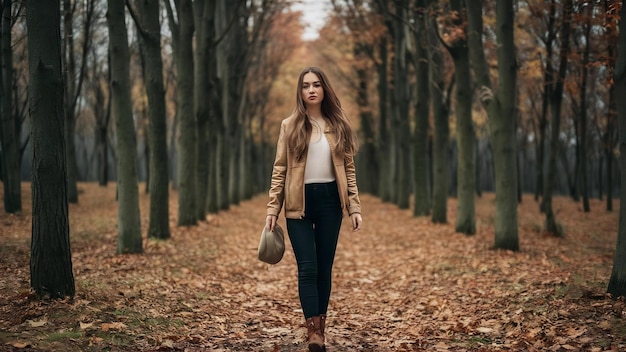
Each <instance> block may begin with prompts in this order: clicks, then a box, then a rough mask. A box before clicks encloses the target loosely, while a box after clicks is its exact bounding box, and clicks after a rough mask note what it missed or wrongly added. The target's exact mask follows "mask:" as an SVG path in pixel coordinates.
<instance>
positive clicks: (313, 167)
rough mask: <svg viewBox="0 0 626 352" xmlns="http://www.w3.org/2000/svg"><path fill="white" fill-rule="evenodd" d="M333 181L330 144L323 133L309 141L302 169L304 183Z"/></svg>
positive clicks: (333, 173)
mask: <svg viewBox="0 0 626 352" xmlns="http://www.w3.org/2000/svg"><path fill="white" fill-rule="evenodd" d="M332 181H335V172H334V171H333V160H332V158H331V156H330V144H328V139H326V135H325V134H324V133H321V134H320V138H319V139H318V140H317V141H311V143H309V150H308V152H307V156H306V167H305V169H304V183H305V184H306V183H327V182H332Z"/></svg>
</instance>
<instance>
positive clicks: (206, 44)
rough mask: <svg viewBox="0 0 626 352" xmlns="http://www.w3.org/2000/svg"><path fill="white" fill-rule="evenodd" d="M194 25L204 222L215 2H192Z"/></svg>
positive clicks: (198, 211)
mask: <svg viewBox="0 0 626 352" xmlns="http://www.w3.org/2000/svg"><path fill="white" fill-rule="evenodd" d="M193 6H194V9H193V14H194V25H195V28H196V50H195V59H194V76H195V77H194V94H195V95H194V113H195V122H196V124H197V126H196V128H197V137H198V142H197V148H198V149H197V154H196V157H197V160H196V168H197V176H196V182H197V185H196V186H197V192H196V193H197V196H196V197H197V198H196V216H197V218H198V220H204V219H205V215H206V213H207V210H208V204H209V202H208V199H209V167H210V161H211V155H213V154H214V150H213V148H212V147H211V145H212V143H211V141H210V140H209V132H210V131H209V125H210V123H209V122H210V118H211V111H210V108H211V104H210V102H209V101H210V99H209V98H207V97H211V94H214V92H213V91H212V90H211V82H210V71H209V67H211V68H213V67H212V66H213V64H214V63H215V45H214V42H215V39H214V36H215V20H214V19H215V1H209V2H208V3H205V2H204V1H194V3H193Z"/></svg>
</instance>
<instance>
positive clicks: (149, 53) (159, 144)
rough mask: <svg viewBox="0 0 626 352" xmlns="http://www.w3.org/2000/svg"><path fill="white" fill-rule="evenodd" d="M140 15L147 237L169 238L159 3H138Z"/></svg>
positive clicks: (142, 0)
mask: <svg viewBox="0 0 626 352" xmlns="http://www.w3.org/2000/svg"><path fill="white" fill-rule="evenodd" d="M135 3H136V5H137V12H138V14H139V16H140V19H139V22H140V23H136V24H137V27H138V31H139V33H140V35H139V40H140V41H141V42H142V46H143V49H144V50H143V53H144V60H145V63H146V75H145V81H146V93H147V96H148V119H149V121H150V122H149V126H148V127H149V130H148V143H149V147H150V221H149V225H148V237H150V238H159V239H167V238H169V237H170V227H169V180H168V176H167V175H168V172H167V121H166V117H165V91H164V88H163V60H162V58H161V25H160V22H159V2H158V1H153V0H136V1H135Z"/></svg>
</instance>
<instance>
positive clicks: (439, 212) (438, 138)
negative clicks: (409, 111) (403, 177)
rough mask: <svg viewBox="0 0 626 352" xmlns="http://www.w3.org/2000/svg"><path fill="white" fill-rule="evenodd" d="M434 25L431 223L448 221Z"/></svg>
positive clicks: (444, 120)
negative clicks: (433, 132) (433, 131)
mask: <svg viewBox="0 0 626 352" xmlns="http://www.w3.org/2000/svg"><path fill="white" fill-rule="evenodd" d="M436 25H437V23H436V22H435V21H434V20H431V21H430V23H429V25H428V41H429V46H428V48H429V51H430V66H429V67H430V82H431V83H430V97H431V104H432V109H433V115H434V120H435V136H434V141H433V213H432V217H431V219H432V222H434V223H447V222H448V146H449V140H450V124H449V122H448V111H447V107H446V105H445V104H444V98H445V97H444V81H443V71H444V69H445V68H444V64H443V55H442V53H441V47H440V44H439V39H438V38H437V28H436V27H435V26H436Z"/></svg>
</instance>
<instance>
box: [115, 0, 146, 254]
mask: <svg viewBox="0 0 626 352" xmlns="http://www.w3.org/2000/svg"><path fill="white" fill-rule="evenodd" d="M124 13H125V11H124V1H123V0H108V11H107V23H108V27H109V38H110V43H109V47H110V56H111V100H112V101H111V108H112V111H111V113H112V115H113V118H114V119H115V129H116V132H117V138H116V149H117V187H118V188H117V196H118V203H119V209H118V226H117V253H118V254H121V253H141V252H142V251H143V248H142V238H141V219H140V216H139V187H138V185H137V137H136V135H135V125H134V120H133V110H132V101H131V92H130V53H129V49H128V39H127V31H126V22H125V21H124Z"/></svg>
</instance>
